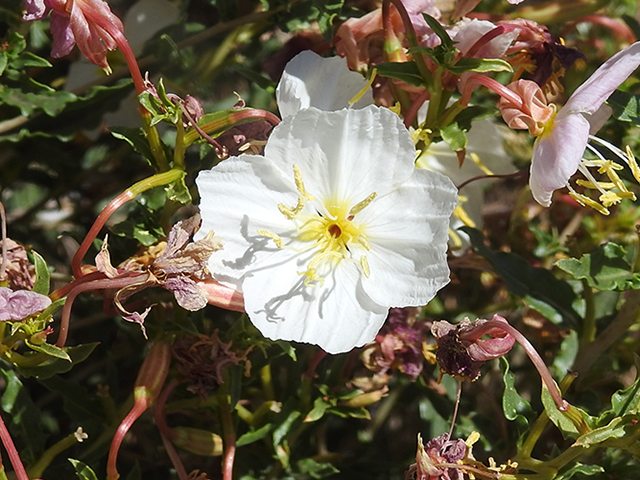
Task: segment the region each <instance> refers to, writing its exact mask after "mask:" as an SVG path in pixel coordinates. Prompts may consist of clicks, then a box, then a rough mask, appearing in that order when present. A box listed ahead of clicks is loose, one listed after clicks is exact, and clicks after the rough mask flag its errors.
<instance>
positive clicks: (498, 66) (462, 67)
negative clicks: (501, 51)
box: [445, 57, 513, 75]
mask: <svg viewBox="0 0 640 480" xmlns="http://www.w3.org/2000/svg"><path fill="white" fill-rule="evenodd" d="M445 68H446V69H447V70H449V71H450V72H452V73H455V74H456V75H461V74H463V73H465V72H480V73H485V72H512V71H513V69H512V68H511V65H509V64H508V63H507V62H505V61H504V60H500V59H497V58H495V59H491V58H467V57H463V58H461V59H459V60H458V61H457V62H456V63H455V65H448V66H446V67H445Z"/></svg>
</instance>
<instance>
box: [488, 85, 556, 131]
mask: <svg viewBox="0 0 640 480" xmlns="http://www.w3.org/2000/svg"><path fill="white" fill-rule="evenodd" d="M507 88H509V89H510V90H512V91H513V92H514V93H515V94H516V95H518V96H519V97H520V98H521V99H522V102H523V105H522V106H521V105H515V104H513V103H512V102H510V101H509V100H508V99H507V98H505V97H501V98H500V104H499V107H500V113H501V114H502V118H503V119H504V121H505V122H506V123H507V125H509V127H510V128H514V129H525V128H526V129H528V130H529V133H530V134H531V135H533V136H536V137H537V136H538V135H540V134H541V133H542V132H543V131H544V126H545V125H546V124H547V123H548V122H549V121H550V120H551V119H552V118H553V116H554V115H555V113H556V107H555V105H553V104H551V105H547V98H546V96H545V94H544V92H543V91H542V89H541V88H540V87H539V86H538V84H537V83H535V82H532V81H531V80H517V81H515V82H512V83H510V84H509V85H507Z"/></svg>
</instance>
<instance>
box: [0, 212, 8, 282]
mask: <svg viewBox="0 0 640 480" xmlns="http://www.w3.org/2000/svg"><path fill="white" fill-rule="evenodd" d="M0 222H2V227H1V228H2V265H0V281H2V279H3V278H4V272H5V271H6V269H7V263H8V261H9V258H8V255H7V247H8V245H7V217H6V213H5V211H4V205H3V204H2V202H0Z"/></svg>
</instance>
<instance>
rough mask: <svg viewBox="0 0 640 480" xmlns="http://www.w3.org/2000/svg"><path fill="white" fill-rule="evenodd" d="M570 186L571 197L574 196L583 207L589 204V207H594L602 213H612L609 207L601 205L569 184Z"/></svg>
mask: <svg viewBox="0 0 640 480" xmlns="http://www.w3.org/2000/svg"><path fill="white" fill-rule="evenodd" d="M568 188H569V195H571V198H573V199H574V200H575V201H577V202H578V203H579V204H580V205H582V206H583V207H585V206H589V207H591V208H593V209H594V210H596V211H598V212H600V213H601V214H602V215H609V213H610V212H609V210H608V209H607V208H605V207H603V206H602V205H600V204H599V203H598V202H596V201H594V200H591V199H590V198H589V197H587V196H586V195H582V194H580V193H578V192H576V191H575V190H574V189H573V188H571V187H570V186H568Z"/></svg>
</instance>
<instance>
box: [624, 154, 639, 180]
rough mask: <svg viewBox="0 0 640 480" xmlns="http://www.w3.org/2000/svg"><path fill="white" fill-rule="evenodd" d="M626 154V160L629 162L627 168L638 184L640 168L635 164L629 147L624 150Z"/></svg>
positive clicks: (634, 158)
mask: <svg viewBox="0 0 640 480" xmlns="http://www.w3.org/2000/svg"><path fill="white" fill-rule="evenodd" d="M625 150H626V153H627V159H628V160H629V168H631V173H632V174H633V178H635V179H636V182H638V183H640V167H638V163H637V162H636V157H635V156H634V155H633V152H632V151H631V148H629V145H627V147H626V148H625Z"/></svg>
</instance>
